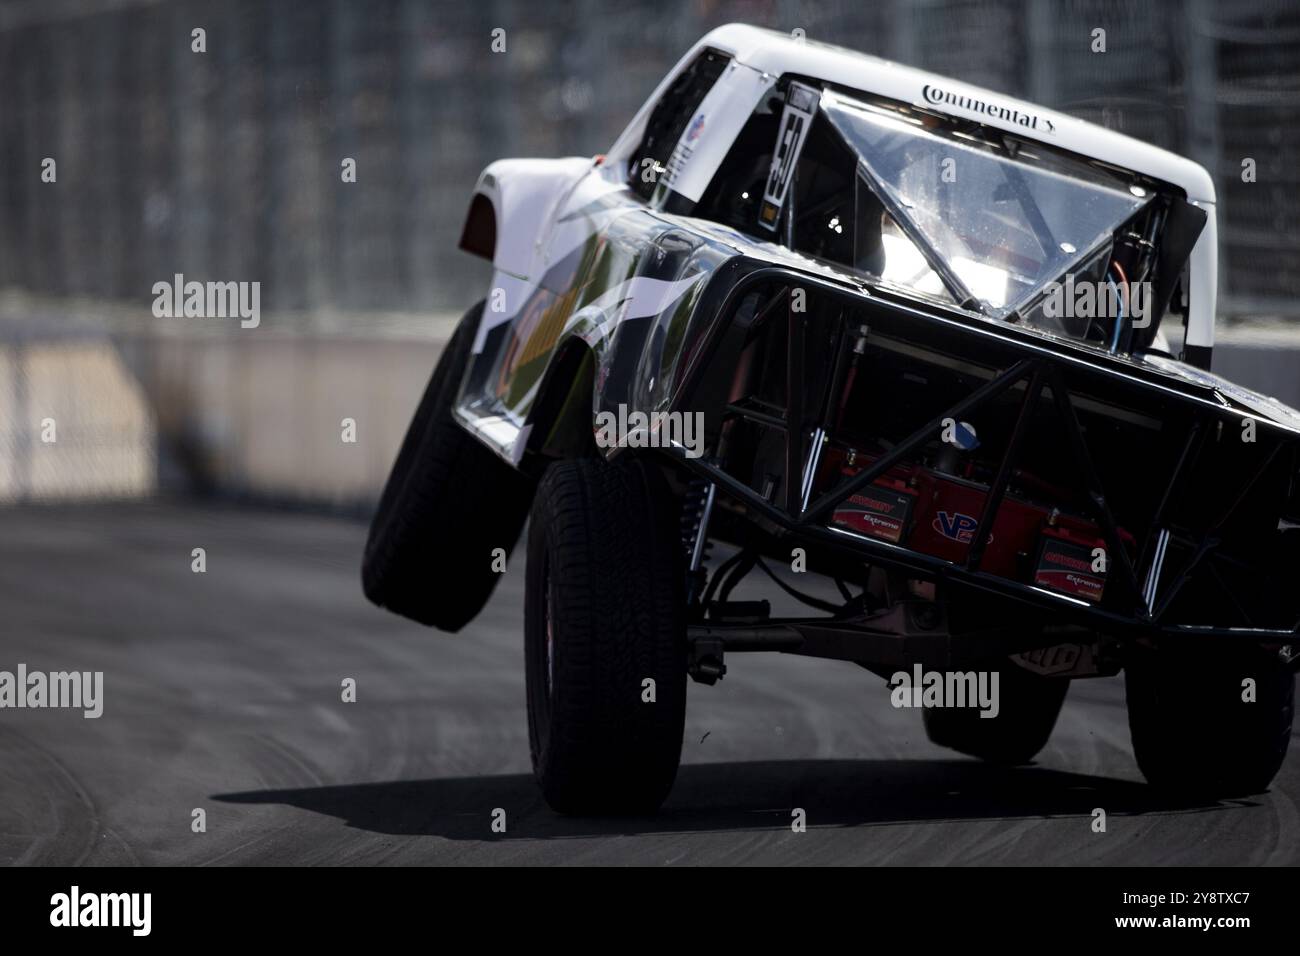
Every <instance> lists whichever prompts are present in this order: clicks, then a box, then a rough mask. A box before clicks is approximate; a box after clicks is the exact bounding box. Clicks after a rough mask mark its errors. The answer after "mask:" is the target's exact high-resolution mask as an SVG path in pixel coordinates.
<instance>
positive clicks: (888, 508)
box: [832, 485, 916, 544]
mask: <svg viewBox="0 0 1300 956" xmlns="http://www.w3.org/2000/svg"><path fill="white" fill-rule="evenodd" d="M915 498H916V494H915V492H909V491H899V490H895V489H893V488H882V487H880V486H878V485H877V486H873V487H871V488H869V489H867V490H866V491H864V492H862V493H861V494H856V495H853V496H852V497H850V498H849V500H848V501H845V502H843V503H841V504H840V505H839V506H838V507H837V508H836V509H835V515H834V517H833V519H832V520H833V521H834V522H835V523H836V524H838V525H843V526H844V527H846V528H852V529H853V530H854V531H859V532H861V533H863V534H867V535H870V536H871V537H873V538H880V539H881V540H882V541H889V542H892V543H893V544H898V543H899V542H900V541H901V540H902V539H903V533H904V531H905V530H906V528H907V522H908V519H909V518H910V517H911V515H912V502H913V501H914V500H915Z"/></svg>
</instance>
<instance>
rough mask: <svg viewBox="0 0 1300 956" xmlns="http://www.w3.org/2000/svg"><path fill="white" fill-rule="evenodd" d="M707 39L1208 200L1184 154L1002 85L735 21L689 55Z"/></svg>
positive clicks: (744, 57) (755, 63) (744, 59)
mask: <svg viewBox="0 0 1300 956" xmlns="http://www.w3.org/2000/svg"><path fill="white" fill-rule="evenodd" d="M705 46H709V47H714V48H716V49H719V50H722V51H724V52H726V53H729V54H731V55H732V57H733V58H734V59H735V60H736V61H738V62H740V63H743V64H744V65H745V66H748V67H750V68H751V69H755V70H759V71H762V72H764V73H768V74H771V75H772V76H780V75H781V74H783V73H797V74H802V75H804V76H810V77H815V78H817V79H820V80H825V81H826V82H829V83H835V84H838V85H840V86H845V87H848V88H850V89H856V90H862V91H863V92H867V93H873V94H876V95H878V96H883V97H886V98H888V99H892V100H898V101H900V102H904V103H911V104H914V105H916V106H922V107H925V108H927V109H930V110H935V111H938V112H943V113H947V114H949V115H951V116H958V117H963V118H966V119H974V120H978V121H979V122H981V123H986V124H988V125H989V126H995V127H998V128H1000V129H1005V130H1008V131H1010V132H1014V133H1016V134H1017V135H1020V136H1023V137H1025V138H1027V139H1033V140H1037V141H1039V142H1043V143H1050V144H1051V145H1054V146H1058V147H1060V148H1062V149H1065V150H1069V151H1070V152H1074V153H1078V154H1080V155H1083V156H1087V157H1090V158H1093V159H1097V160H1101V161H1102V162H1106V163H1111V164H1112V165H1115V166H1119V167H1122V168H1124V169H1130V170H1132V171H1134V172H1137V173H1142V174H1144V175H1146V176H1150V177H1152V178H1153V179H1158V180H1161V181H1163V182H1167V183H1170V184H1172V185H1174V186H1178V187H1180V188H1182V189H1183V190H1184V191H1185V192H1186V193H1187V198H1188V199H1189V200H1191V201H1192V202H1196V203H1213V202H1214V181H1213V180H1212V179H1211V178H1210V174H1209V173H1207V172H1206V171H1205V168H1204V167H1202V166H1200V165H1199V164H1197V163H1194V162H1192V161H1191V160H1190V159H1187V158H1185V157H1183V156H1179V155H1177V154H1176V153H1171V152H1169V151H1167V150H1163V149H1159V148H1157V147H1155V146H1152V145H1150V144H1148V143H1143V142H1141V141H1139V140H1136V139H1132V138H1130V137H1128V136H1124V135H1122V134H1120V133H1116V132H1113V131H1112V130H1108V129H1106V128H1105V127H1103V126H1097V125H1094V124H1092V123H1087V122H1085V121H1083V120H1080V119H1076V118H1074V117H1073V116H1066V115H1065V114H1064V113H1057V112H1054V111H1052V110H1048V109H1044V108H1043V107H1041V106H1035V105H1034V104H1032V103H1026V102H1024V101H1023V100H1017V99H1013V98H1012V97H1009V96H1005V95H1003V94H1002V93H995V92H993V91H991V90H985V89H981V88H980V87H978V86H971V85H969V84H966V83H959V82H957V81H956V80H951V79H948V78H947V77H943V76H938V75H936V74H934V73H926V72H925V71H924V70H916V69H913V68H911V67H907V66H902V65H900V64H898V63H892V62H890V61H889V60H882V59H880V58H879V57H874V56H868V55H866V54H864V53H856V52H854V51H852V50H845V49H842V48H841V47H836V46H831V45H829V44H824V43H815V42H813V41H810V40H800V39H795V38H794V37H792V36H788V35H786V34H784V33H777V32H775V31H773V30H764V29H761V28H759V27H751V26H747V25H745V24H740V23H731V24H728V25H726V26H722V27H718V28H717V29H716V30H713V31H712V32H710V33H709V34H708V35H707V36H705V37H704V39H702V40H701V41H700V42H699V43H698V44H697V45H696V49H695V50H692V52H691V54H690V55H689V56H688V58H687V59H688V61H689V58H690V56H694V54H695V53H696V52H697V51H698V50H699V49H700V48H701V47H705Z"/></svg>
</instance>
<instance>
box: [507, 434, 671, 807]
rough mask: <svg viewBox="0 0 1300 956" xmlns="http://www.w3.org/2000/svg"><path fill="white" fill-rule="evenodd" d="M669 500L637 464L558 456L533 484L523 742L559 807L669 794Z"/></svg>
mask: <svg viewBox="0 0 1300 956" xmlns="http://www.w3.org/2000/svg"><path fill="white" fill-rule="evenodd" d="M672 509H673V502H672V497H671V494H670V492H669V491H668V488H667V485H666V482H665V481H664V478H663V476H662V474H660V472H659V471H658V470H657V469H656V468H655V467H654V466H653V465H650V464H647V463H645V462H639V461H631V460H619V461H617V462H615V463H610V462H606V461H603V460H601V459H581V460H571V461H561V462H557V463H555V464H553V465H551V466H550V468H549V469H548V470H547V472H546V474H545V475H544V476H543V477H542V480H541V483H540V484H539V486H538V489H537V496H536V500H535V502H534V505H533V513H532V520H531V523H530V524H529V529H528V569H527V578H526V600H525V611H524V651H525V672H526V683H527V699H528V742H529V748H530V750H531V752H532V760H533V772H534V774H535V775H536V777H537V781H538V783H539V784H540V785H541V789H542V793H543V795H544V796H545V798H546V802H547V803H548V804H549V805H550V806H551V808H552V809H554V810H556V811H557V812H559V813H567V814H589V815H604V814H626V813H650V812H653V811H654V810H656V809H658V807H659V805H660V804H661V803H663V801H664V799H665V798H666V797H667V796H668V791H669V790H671V789H672V785H673V780H674V778H675V777H676V775H677V764H678V761H679V760H680V758H681V747H682V729H683V726H684V723H685V719H686V622H685V596H684V582H685V578H684V567H683V555H682V552H681V539H680V532H679V530H678V519H677V517H676V515H675V514H674V512H673V510H672ZM548 625H549V627H548ZM548 632H549V635H550V640H549V641H548ZM647 678H652V679H653V680H654V689H655V700H654V702H652V703H650V702H646V701H644V700H643V693H644V685H643V681H645V680H646V679H647Z"/></svg>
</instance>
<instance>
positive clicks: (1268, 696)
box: [1124, 644, 1295, 797]
mask: <svg viewBox="0 0 1300 956" xmlns="http://www.w3.org/2000/svg"><path fill="white" fill-rule="evenodd" d="M1124 682H1125V687H1126V690H1127V696H1128V720H1129V732H1130V734H1131V735H1132V739H1133V754H1134V756H1135V757H1136V758H1137V763H1138V768H1139V769H1140V770H1141V771H1142V775H1143V776H1144V777H1146V778H1147V782H1148V783H1150V784H1152V785H1153V786H1156V787H1160V788H1162V789H1168V790H1173V791H1177V792H1179V793H1182V794H1192V795H1202V796H1209V797H1236V796H1246V795H1248V794H1253V793H1262V792H1263V791H1265V790H1267V789H1268V785H1269V783H1270V782H1271V781H1272V780H1273V777H1274V775H1275V774H1276V773H1277V771H1278V768H1279V767H1281V766H1282V760H1283V758H1284V757H1285V756H1286V751H1287V745H1288V744H1289V743H1290V742H1291V723H1292V718H1293V717H1294V714H1295V676H1294V675H1293V674H1292V673H1291V671H1290V670H1289V669H1288V668H1287V667H1286V666H1285V665H1284V664H1283V663H1282V662H1281V661H1279V660H1278V658H1277V657H1276V655H1274V654H1270V653H1266V652H1264V651H1263V650H1260V649H1258V648H1254V647H1248V648H1243V647H1240V646H1233V645H1227V646H1224V645H1215V644H1206V645H1201V646H1187V647H1164V648H1160V649H1159V650H1156V651H1146V652H1144V653H1142V654H1141V655H1140V656H1136V657H1135V658H1134V659H1133V660H1132V661H1130V662H1129V663H1128V665H1127V667H1126V668H1125V674H1124Z"/></svg>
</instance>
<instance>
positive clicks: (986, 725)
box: [922, 661, 1070, 766]
mask: <svg viewBox="0 0 1300 956" xmlns="http://www.w3.org/2000/svg"><path fill="white" fill-rule="evenodd" d="M993 670H994V671H996V672H997V674H998V715H997V716H996V717H981V716H980V711H979V709H978V708H975V707H962V708H934V707H927V708H926V709H925V710H924V711H922V721H923V723H924V724H925V733H926V736H928V737H929V738H930V740H931V742H933V743H936V744H938V745H939V746H940V747H947V748H949V749H950V750H955V751H957V752H958V753H963V754H969V755H970V756H972V757H979V758H980V759H981V760H987V761H989V762H990V763H997V764H1003V765H1007V766H1015V765H1017V764H1024V763H1029V761H1031V760H1033V759H1034V757H1035V756H1036V755H1037V753H1038V752H1039V751H1040V750H1042V749H1043V747H1044V746H1045V745H1046V744H1047V738H1048V737H1050V736H1051V735H1052V728H1053V727H1055V726H1056V718H1057V717H1058V716H1059V715H1060V713H1061V704H1062V703H1063V702H1064V701H1065V694H1066V691H1068V690H1069V689H1070V680H1069V678H1065V677H1040V676H1039V675H1037V674H1034V673H1031V672H1030V671H1027V670H1025V669H1024V668H1023V667H1020V666H1019V665H1017V664H1015V663H1013V662H1011V661H1007V662H1006V663H1004V664H1003V665H1002V666H1001V667H1000V668H994V669H993Z"/></svg>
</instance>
